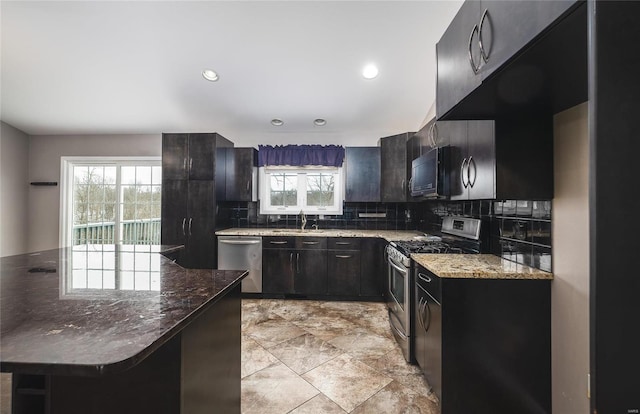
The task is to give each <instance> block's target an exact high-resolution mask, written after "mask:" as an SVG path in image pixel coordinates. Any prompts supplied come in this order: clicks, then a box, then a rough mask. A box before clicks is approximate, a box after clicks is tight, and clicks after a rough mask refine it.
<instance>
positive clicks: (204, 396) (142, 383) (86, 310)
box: [0, 245, 246, 414]
mask: <svg viewBox="0 0 640 414" xmlns="http://www.w3.org/2000/svg"><path fill="white" fill-rule="evenodd" d="M175 249H176V248H175V247H163V246H122V245H83V246H74V247H73V248H63V249H54V250H48V251H43V252H37V253H31V254H24V255H18V256H10V257H4V258H2V261H1V265H0V266H1V267H0V269H1V272H0V292H1V306H2V308H1V310H0V316H1V320H0V327H1V333H0V369H1V370H2V371H3V372H12V373H13V381H12V383H13V385H12V387H13V390H12V391H13V392H12V396H13V398H12V403H13V412H14V413H23V412H29V413H32V412H42V413H88V412H90V413H116V412H117V413H154V414H155V413H167V414H169V413H171V414H175V413H180V412H182V413H201V412H202V413H204V412H210V411H211V409H212V407H216V410H219V412H225V413H227V412H229V413H233V412H236V413H239V412H240V309H241V307H240V288H239V286H240V282H241V280H242V279H243V278H244V277H245V276H246V272H245V271H241V270H238V271H236V270H224V271H222V270H204V269H197V270H195V269H184V268H182V267H180V266H178V265H177V264H175V263H174V262H173V261H172V260H170V259H169V258H167V257H165V256H163V255H162V254H161V253H165V254H168V253H171V251H175Z"/></svg>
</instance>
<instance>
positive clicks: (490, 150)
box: [439, 117, 553, 200]
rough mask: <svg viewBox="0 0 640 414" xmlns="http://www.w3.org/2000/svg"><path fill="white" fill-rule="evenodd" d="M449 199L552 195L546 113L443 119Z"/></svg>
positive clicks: (550, 142)
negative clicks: (447, 148)
mask: <svg viewBox="0 0 640 414" xmlns="http://www.w3.org/2000/svg"><path fill="white" fill-rule="evenodd" d="M440 125H441V126H440V128H439V134H440V135H442V136H443V139H444V140H446V141H447V142H448V144H449V145H450V147H451V151H450V154H451V162H450V170H449V185H450V189H451V195H450V198H451V200H481V199H529V200H531V199H533V200H538V199H540V200H544V199H551V198H553V125H552V122H551V119H548V120H544V119H539V118H537V117H520V118H515V117H514V118H509V119H506V118H505V119H499V120H496V121H449V122H442V123H441V124H440Z"/></svg>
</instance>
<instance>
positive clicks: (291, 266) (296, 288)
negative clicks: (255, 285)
mask: <svg viewBox="0 0 640 414" xmlns="http://www.w3.org/2000/svg"><path fill="white" fill-rule="evenodd" d="M326 248H327V243H326V238H321V237H264V238H263V250H262V286H263V292H264V293H267V294H279V295H281V294H285V295H286V294H298V295H326V293H327V250H326Z"/></svg>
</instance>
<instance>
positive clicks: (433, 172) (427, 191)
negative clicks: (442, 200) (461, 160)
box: [410, 145, 451, 198]
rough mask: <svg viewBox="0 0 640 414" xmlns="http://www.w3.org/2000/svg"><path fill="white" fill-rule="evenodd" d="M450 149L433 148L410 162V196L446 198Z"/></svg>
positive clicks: (446, 147)
mask: <svg viewBox="0 0 640 414" xmlns="http://www.w3.org/2000/svg"><path fill="white" fill-rule="evenodd" d="M450 151H451V149H450V147H449V146H448V145H447V146H444V147H439V148H433V149H432V150H430V151H429V152H427V153H426V154H422V155H421V156H420V157H418V158H416V159H415V160H413V161H412V162H411V181H410V182H411V184H410V189H411V196H413V197H429V198H437V197H446V196H448V195H449V176H448V170H449V157H450V155H449V154H450Z"/></svg>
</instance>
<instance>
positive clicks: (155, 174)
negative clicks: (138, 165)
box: [151, 167, 162, 185]
mask: <svg viewBox="0 0 640 414" xmlns="http://www.w3.org/2000/svg"><path fill="white" fill-rule="evenodd" d="M151 184H155V185H160V184H162V167H151Z"/></svg>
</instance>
